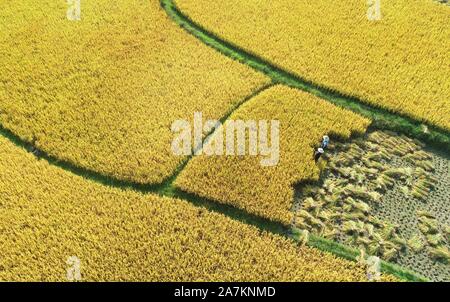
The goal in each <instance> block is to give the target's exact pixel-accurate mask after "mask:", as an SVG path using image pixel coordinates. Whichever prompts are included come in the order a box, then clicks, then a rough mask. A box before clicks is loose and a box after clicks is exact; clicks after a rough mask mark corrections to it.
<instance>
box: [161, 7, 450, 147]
mask: <svg viewBox="0 0 450 302" xmlns="http://www.w3.org/2000/svg"><path fill="white" fill-rule="evenodd" d="M175 2H176V0H160V3H161V7H162V8H163V9H164V10H165V11H166V13H167V14H168V16H169V17H170V18H171V19H172V20H173V21H174V22H175V23H177V24H178V25H179V26H180V27H181V28H183V29H184V30H186V31H187V32H188V33H190V34H191V35H193V36H195V37H196V38H197V39H199V40H200V41H202V42H203V43H205V44H206V45H208V46H210V47H212V48H214V49H215V50H217V51H219V52H220V53H222V54H223V55H226V56H228V57H230V58H232V59H234V60H237V61H239V62H241V63H243V64H246V65H248V66H249V67H251V68H253V69H255V70H257V71H259V72H262V73H264V74H265V75H267V76H268V77H270V78H271V79H272V80H273V82H274V83H279V84H283V85H286V86H289V87H293V88H297V89H300V90H303V91H306V92H309V93H311V94H313V95H316V96H318V97H320V98H322V99H325V100H327V101H329V102H331V103H333V104H335V105H338V106H340V107H343V108H345V109H349V110H351V111H353V112H356V113H359V114H361V115H363V116H365V117H368V118H370V119H371V120H372V121H373V122H372V125H373V126H374V127H376V128H378V129H385V130H391V131H396V132H399V133H403V134H406V135H408V136H410V137H413V138H417V139H420V140H422V141H424V142H426V143H428V144H430V145H432V146H434V147H438V148H442V149H444V150H445V151H447V152H450V132H449V131H448V130H446V129H441V128H439V127H436V126H433V125H429V124H427V123H426V122H421V121H418V120H415V119H414V118H411V117H409V116H405V115H401V114H399V113H392V112H390V111H388V110H386V109H383V108H379V107H375V106H371V105H368V104H367V103H365V102H363V101H362V100H361V99H358V98H356V97H352V96H349V95H345V94H342V93H340V92H339V91H336V90H333V89H330V88H328V87H325V86H322V85H319V84H316V83H313V82H311V81H308V80H306V79H303V78H301V77H300V76H298V75H296V74H293V73H292V72H289V71H286V70H284V69H282V68H281V67H278V66H277V65H276V64H273V63H271V62H269V61H267V60H265V59H264V58H261V57H259V56H257V55H256V54H253V53H251V52H250V51H247V50H244V49H242V48H240V47H239V46H238V45H235V44H233V43H232V42H229V41H226V40H224V39H222V38H221V37H219V36H217V35H216V34H214V33H212V32H210V31H208V30H207V29H205V28H203V27H202V26H201V25H200V24H198V23H196V22H195V21H193V20H192V19H191V18H190V17H189V16H187V15H185V14H184V13H183V12H182V11H180V10H179V8H178V7H177V5H176V3H175ZM423 126H426V127H427V128H428V129H427V131H424V129H423Z"/></svg>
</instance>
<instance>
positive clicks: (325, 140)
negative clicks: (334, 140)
mask: <svg viewBox="0 0 450 302" xmlns="http://www.w3.org/2000/svg"><path fill="white" fill-rule="evenodd" d="M329 143H330V138H329V137H328V136H327V135H324V136H323V138H322V143H321V145H320V147H321V148H322V149H326V148H327V147H328V144H329Z"/></svg>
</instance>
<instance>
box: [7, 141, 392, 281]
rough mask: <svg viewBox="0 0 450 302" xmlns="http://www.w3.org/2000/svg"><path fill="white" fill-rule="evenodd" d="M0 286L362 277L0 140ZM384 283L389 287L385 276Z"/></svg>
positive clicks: (356, 269) (330, 259)
mask: <svg viewBox="0 0 450 302" xmlns="http://www.w3.org/2000/svg"><path fill="white" fill-rule="evenodd" d="M0 250H1V257H0V267H1V270H0V280H1V281H30V280H32V281H65V280H66V276H67V269H69V268H70V265H71V264H70V263H67V262H66V261H68V259H69V257H77V258H78V259H79V261H80V262H79V264H80V266H79V268H80V273H81V278H82V280H83V281H96V280H102V281H118V280H121V281H123V280H126V281H260V280H263V281H286V280H291V281H364V280H366V277H365V271H364V268H363V267H361V266H359V265H357V264H356V263H352V262H349V261H347V260H343V259H338V258H336V257H334V256H332V255H330V254H327V253H323V252H320V251H318V250H315V249H312V248H307V247H298V246H297V245H296V244H295V243H294V242H292V241H290V240H288V239H284V238H282V237H280V236H277V235H271V234H267V233H263V234H261V233H260V232H259V231H258V230H257V229H256V228H255V227H252V226H248V225H245V224H242V223H240V222H237V221H234V220H232V219H230V218H227V217H225V216H223V215H221V214H215V213H211V212H209V211H207V210H206V209H203V208H200V207H195V206H193V205H191V204H189V203H188V202H186V201H182V200H176V199H169V198H162V197H158V196H155V195H143V194H140V193H137V192H133V191H130V190H128V191H124V190H119V189H115V188H111V187H106V186H102V185H100V184H97V183H95V182H92V181H89V180H85V179H83V178H81V177H78V176H74V175H72V174H70V173H68V172H66V171H64V170H61V169H60V168H56V167H54V166H50V165H49V164H48V163H47V162H46V161H43V160H42V161H38V160H36V159H35V157H34V156H32V155H31V154H29V153H27V152H25V151H24V150H22V149H21V148H18V147H16V146H15V145H13V144H12V143H11V142H9V141H8V140H6V139H5V138H3V137H0ZM385 278H386V280H394V278H392V277H389V276H386V277H385Z"/></svg>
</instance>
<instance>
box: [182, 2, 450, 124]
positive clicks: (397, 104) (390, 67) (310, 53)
mask: <svg viewBox="0 0 450 302" xmlns="http://www.w3.org/2000/svg"><path fill="white" fill-rule="evenodd" d="M175 2H176V4H177V5H178V7H179V8H180V10H181V11H182V12H183V13H184V14H186V15H187V16H189V17H190V18H191V19H192V20H193V21H194V22H197V23H199V24H200V25H202V26H204V27H205V28H207V29H208V30H210V31H212V32H214V33H215V34H217V35H218V36H220V37H221V38H223V39H225V40H227V41H230V42H232V43H234V44H236V45H238V46H239V47H241V48H244V49H245V50H247V51H250V52H251V53H255V54H256V55H258V56H261V57H263V58H265V59H267V60H269V61H271V62H273V63H274V64H276V65H277V66H281V67H282V68H284V69H286V70H289V71H291V72H293V73H295V74H297V75H299V76H301V77H303V78H305V79H307V80H309V81H312V82H314V83H317V84H319V85H323V86H325V87H328V88H331V89H333V90H336V91H339V92H341V93H343V94H345V95H349V96H354V97H358V98H360V99H361V100H363V101H366V102H368V103H370V104H373V105H376V106H379V107H383V108H386V109H388V110H390V111H392V112H396V113H399V114H402V115H406V116H409V117H413V118H415V119H418V120H421V121H425V122H427V123H429V124H431V125H435V126H438V127H440V128H442V129H446V130H450V118H449V117H450V102H449V99H450V81H449V78H450V57H449V55H448V54H449V53H450V26H448V24H449V20H450V9H449V8H448V6H445V5H442V4H440V3H438V2H437V1H432V0H389V1H383V0H381V3H380V8H381V9H380V12H381V20H379V21H376V22H374V21H370V20H368V18H367V12H368V1H367V0H340V1H328V0H315V1H298V0H285V1H268V0H267V1H261V0H246V1H241V0H223V1H208V0H176V1H175Z"/></svg>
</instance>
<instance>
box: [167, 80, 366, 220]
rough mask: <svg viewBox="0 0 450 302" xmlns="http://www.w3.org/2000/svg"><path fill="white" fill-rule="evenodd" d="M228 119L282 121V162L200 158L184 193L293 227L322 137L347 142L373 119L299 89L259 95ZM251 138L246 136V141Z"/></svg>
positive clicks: (184, 178) (183, 178)
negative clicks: (296, 197) (297, 192)
mask: <svg viewBox="0 0 450 302" xmlns="http://www.w3.org/2000/svg"><path fill="white" fill-rule="evenodd" d="M230 120H244V121H247V120H255V121H258V120H279V122H280V130H279V133H280V147H279V150H280V153H279V158H280V160H279V163H278V164H277V165H275V166H272V167H262V166H261V165H260V159H261V156H251V155H246V156H225V155H224V156H198V157H195V158H193V159H192V160H191V161H190V162H189V164H188V165H187V166H186V168H185V169H184V170H183V171H182V172H181V174H180V175H179V177H178V178H177V180H176V182H175V184H176V186H178V187H179V188H180V189H182V190H184V191H187V192H191V193H195V194H197V195H199V196H202V197H207V198H211V199H213V200H216V201H218V202H222V203H228V204H231V205H233V206H236V207H238V208H241V209H244V210H246V211H248V212H251V213H253V214H256V215H259V216H263V217H266V218H269V219H272V220H274V221H279V222H282V223H284V224H289V223H290V222H291V220H292V212H291V206H292V201H293V194H294V192H293V188H292V186H293V185H294V184H295V183H298V182H301V181H307V180H314V179H317V178H318V176H319V168H318V166H317V165H316V164H315V163H314V160H313V156H312V155H313V146H314V145H317V144H318V142H320V140H321V139H322V136H323V135H326V134H328V135H329V136H331V137H332V138H335V137H339V138H342V139H346V138H349V137H350V136H351V134H355V133H362V132H365V130H366V128H367V126H368V125H369V123H370V122H369V120H367V119H365V118H362V117H360V116H359V115H357V114H355V113H353V112H351V111H347V110H344V109H341V108H339V107H336V106H334V105H332V104H330V103H329V102H327V101H324V100H322V99H319V98H317V97H315V96H313V95H311V94H308V93H305V92H301V91H299V90H296V89H292V88H288V87H284V86H280V85H278V86H274V87H272V88H270V89H268V90H266V91H264V92H262V93H261V94H259V95H257V96H256V97H254V98H253V99H251V100H250V101H249V102H247V103H245V104H244V105H243V106H241V107H240V108H239V109H238V110H237V111H236V112H235V113H233V114H232V115H231V116H230ZM247 139H248V137H247Z"/></svg>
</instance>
